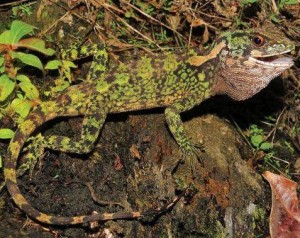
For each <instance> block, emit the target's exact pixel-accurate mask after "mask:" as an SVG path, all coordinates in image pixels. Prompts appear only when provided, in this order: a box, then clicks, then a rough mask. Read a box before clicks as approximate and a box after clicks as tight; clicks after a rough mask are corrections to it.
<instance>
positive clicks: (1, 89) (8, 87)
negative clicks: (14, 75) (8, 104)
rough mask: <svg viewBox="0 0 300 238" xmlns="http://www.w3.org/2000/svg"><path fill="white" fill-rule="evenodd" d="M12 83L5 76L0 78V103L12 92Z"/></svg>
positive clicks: (13, 84) (13, 83)
mask: <svg viewBox="0 0 300 238" xmlns="http://www.w3.org/2000/svg"><path fill="white" fill-rule="evenodd" d="M14 88H15V82H13V81H12V80H11V79H10V78H9V77H8V76H7V75H6V74H3V75H1V76H0V102H1V101H4V100H5V99H6V98H7V97H8V96H9V95H10V94H11V93H12V92H13V90H14Z"/></svg>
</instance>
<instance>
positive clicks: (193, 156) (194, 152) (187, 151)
mask: <svg viewBox="0 0 300 238" xmlns="http://www.w3.org/2000/svg"><path fill="white" fill-rule="evenodd" d="M181 148H182V147H181ZM203 151H204V146H203V144H194V143H191V142H190V141H186V143H185V144H184V146H183V148H182V152H183V155H184V156H183V157H184V161H186V163H187V165H188V167H189V168H190V169H191V171H192V174H194V169H195V165H196V164H197V163H198V162H200V163H201V165H203V160H202V158H201V153H202V152H203Z"/></svg>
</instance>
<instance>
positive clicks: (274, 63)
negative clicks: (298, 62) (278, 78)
mask: <svg viewBox="0 0 300 238" xmlns="http://www.w3.org/2000/svg"><path fill="white" fill-rule="evenodd" d="M287 52H289V51H286V52H282V54H283V53H287ZM282 54H280V55H268V56H265V57H262V56H250V57H249V61H252V62H254V63H256V64H259V65H262V66H264V67H276V68H277V67H278V68H290V67H292V66H293V65H294V62H293V59H292V58H291V57H284V56H282Z"/></svg>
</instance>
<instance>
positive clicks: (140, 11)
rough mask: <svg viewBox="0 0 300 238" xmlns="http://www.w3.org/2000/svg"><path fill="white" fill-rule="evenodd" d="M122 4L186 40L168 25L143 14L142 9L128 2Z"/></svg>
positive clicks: (122, 0)
mask: <svg viewBox="0 0 300 238" xmlns="http://www.w3.org/2000/svg"><path fill="white" fill-rule="evenodd" d="M121 2H122V3H126V4H127V5H128V6H130V7H132V8H133V9H135V10H136V11H138V12H139V13H141V14H142V15H144V16H146V17H148V18H149V19H151V20H152V21H154V22H157V23H158V24H160V25H161V26H164V27H166V28H168V29H169V30H171V31H173V32H174V33H176V34H177V35H179V36H181V37H183V38H184V36H183V35H181V34H180V33H179V32H178V31H176V30H174V29H173V28H171V27H169V26H168V25H166V24H164V23H163V22H161V21H159V20H157V19H155V18H153V17H152V16H150V15H148V14H147V13H145V12H143V11H142V10H141V9H139V8H137V7H136V6H134V5H132V4H131V3H129V2H126V1H124V0H121Z"/></svg>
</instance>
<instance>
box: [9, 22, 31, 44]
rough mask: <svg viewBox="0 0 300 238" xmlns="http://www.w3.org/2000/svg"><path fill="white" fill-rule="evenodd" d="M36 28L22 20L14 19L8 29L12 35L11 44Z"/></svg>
mask: <svg viewBox="0 0 300 238" xmlns="http://www.w3.org/2000/svg"><path fill="white" fill-rule="evenodd" d="M34 29H36V27H35V26H32V25H30V24H27V23H25V22H22V21H18V20H15V21H13V22H12V24H11V27H10V31H11V33H12V35H13V42H12V43H13V44H14V43H17V42H18V41H19V40H20V39H21V38H22V37H23V36H25V35H28V34H29V33H31V32H33V30H34Z"/></svg>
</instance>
